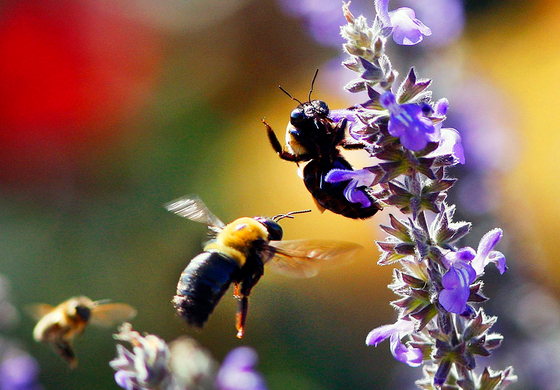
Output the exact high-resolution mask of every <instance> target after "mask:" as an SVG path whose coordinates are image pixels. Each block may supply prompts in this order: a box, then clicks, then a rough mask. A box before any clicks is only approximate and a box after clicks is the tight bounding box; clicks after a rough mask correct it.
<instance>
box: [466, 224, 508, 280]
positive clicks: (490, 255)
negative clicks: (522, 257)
mask: <svg viewBox="0 0 560 390" xmlns="http://www.w3.org/2000/svg"><path fill="white" fill-rule="evenodd" d="M503 234H504V233H503V231H502V229H498V228H496V229H492V230H490V231H489V232H488V233H486V234H485V235H484V236H483V237H482V238H481V239H480V243H479V244H478V250H477V253H476V257H475V258H474V259H473V261H472V266H473V268H474V269H475V271H476V274H477V275H481V274H482V273H483V272H484V268H485V267H486V266H487V265H488V263H494V264H495V265H496V268H498V271H500V274H503V273H504V272H506V271H507V265H506V258H505V256H504V255H503V253H501V252H498V251H494V250H493V249H494V247H495V246H496V245H498V242H499V241H500V240H501V238H502V236H503Z"/></svg>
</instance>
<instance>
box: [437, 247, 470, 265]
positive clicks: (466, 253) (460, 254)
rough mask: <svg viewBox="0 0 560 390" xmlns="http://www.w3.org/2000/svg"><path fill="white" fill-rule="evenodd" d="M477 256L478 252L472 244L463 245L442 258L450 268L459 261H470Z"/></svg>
mask: <svg viewBox="0 0 560 390" xmlns="http://www.w3.org/2000/svg"><path fill="white" fill-rule="evenodd" d="M475 257H476V252H475V251H474V249H473V248H471V247H470V246H466V247H463V248H461V249H459V250H457V251H451V252H449V253H447V254H446V255H445V256H444V257H443V258H442V263H443V265H444V266H445V268H447V269H449V268H451V266H452V265H453V264H455V263H456V262H458V261H463V262H465V261H466V262H470V261H472V260H473V259H474V258H475Z"/></svg>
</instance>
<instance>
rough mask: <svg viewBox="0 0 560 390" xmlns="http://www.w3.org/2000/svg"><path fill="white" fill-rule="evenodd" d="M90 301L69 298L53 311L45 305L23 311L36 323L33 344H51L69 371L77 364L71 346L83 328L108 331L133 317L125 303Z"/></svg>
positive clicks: (37, 304) (82, 331)
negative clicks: (88, 327) (90, 324)
mask: <svg viewBox="0 0 560 390" xmlns="http://www.w3.org/2000/svg"><path fill="white" fill-rule="evenodd" d="M107 302H108V301H106V300H102V301H92V300H91V299H89V298H88V297H85V296H79V297H72V298H70V299H68V300H66V301H64V302H62V303H61V304H60V305H58V306H56V307H53V306H51V305H47V304H45V303H35V304H31V305H28V306H27V307H26V309H27V312H28V313H29V314H30V315H31V316H32V317H34V318H35V319H36V320H37V321H38V322H37V325H36V326H35V328H34V329H33V338H34V339H35V341H37V342H43V343H47V344H51V345H52V347H53V349H54V350H55V352H56V353H58V354H59V355H60V356H61V357H62V358H63V359H64V360H66V362H68V364H69V366H70V368H75V367H76V365H77V364H78V360H77V359H76V355H75V354H74V350H73V347H72V343H73V341H74V339H75V338H76V336H80V335H82V334H83V333H84V331H85V329H86V326H87V325H88V324H89V323H92V324H94V325H97V326H102V327H110V326H113V325H116V324H119V323H122V322H124V321H128V320H130V319H132V318H133V317H134V316H136V309H134V308H133V307H132V306H129V305H127V304H125V303H107Z"/></svg>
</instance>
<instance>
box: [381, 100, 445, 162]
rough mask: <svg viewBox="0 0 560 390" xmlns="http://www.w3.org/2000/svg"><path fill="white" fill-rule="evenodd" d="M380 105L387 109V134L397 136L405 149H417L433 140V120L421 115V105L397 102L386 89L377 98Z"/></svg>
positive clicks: (422, 147)
mask: <svg viewBox="0 0 560 390" xmlns="http://www.w3.org/2000/svg"><path fill="white" fill-rule="evenodd" d="M379 101H380V103H381V105H382V106H383V107H384V108H386V109H387V110H389V113H390V118H389V125H388V127H387V129H388V131H389V134H390V135H392V136H393V137H398V138H399V140H400V141H401V144H402V146H404V147H405V148H406V149H409V150H413V151H418V150H422V149H424V148H425V147H426V145H427V144H428V142H430V141H433V137H432V134H433V133H434V132H435V130H436V129H435V127H434V124H433V122H432V121H431V120H430V119H428V118H426V117H425V116H424V115H423V111H422V107H420V106H418V105H416V104H398V103H397V101H396V98H395V95H394V94H393V93H392V92H390V91H387V92H385V93H384V94H383V95H381V97H380V99H379Z"/></svg>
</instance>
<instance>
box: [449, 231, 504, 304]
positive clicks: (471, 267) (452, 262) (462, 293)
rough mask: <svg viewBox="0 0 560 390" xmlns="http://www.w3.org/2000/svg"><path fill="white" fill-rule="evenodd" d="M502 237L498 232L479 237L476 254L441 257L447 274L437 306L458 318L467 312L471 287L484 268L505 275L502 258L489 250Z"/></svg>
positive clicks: (466, 251) (468, 250) (461, 252)
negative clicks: (492, 264)
mask: <svg viewBox="0 0 560 390" xmlns="http://www.w3.org/2000/svg"><path fill="white" fill-rule="evenodd" d="M502 235H503V233H502V230H501V229H493V230H491V231H490V232H488V233H486V234H485V235H484V237H482V239H481V240H480V243H479V245H478V250H477V251H476V252H475V251H474V249H472V248H470V247H464V248H461V249H459V250H457V251H455V252H449V253H448V254H447V255H445V256H444V257H443V263H444V265H445V266H446V267H447V269H448V271H447V272H446V273H445V275H443V277H442V280H441V284H442V286H443V290H442V291H441V292H440V294H439V303H440V304H441V306H443V308H444V309H445V310H447V311H449V312H451V313H457V314H462V313H464V312H465V310H467V301H468V299H469V295H470V285H471V284H472V283H473V282H474V281H475V279H476V278H477V277H478V276H480V275H482V273H483V272H484V268H485V267H486V265H487V264H489V263H491V262H492V263H495V264H496V267H497V268H498V270H499V271H500V273H501V274H503V273H504V272H505V271H506V269H507V267H506V258H505V256H504V255H503V254H502V253H501V252H498V251H493V250H492V249H494V247H495V246H496V245H497V244H498V242H499V241H500V239H501V238H502Z"/></svg>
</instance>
